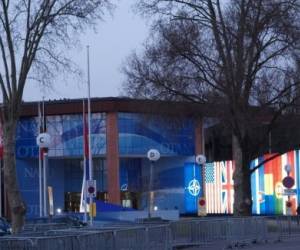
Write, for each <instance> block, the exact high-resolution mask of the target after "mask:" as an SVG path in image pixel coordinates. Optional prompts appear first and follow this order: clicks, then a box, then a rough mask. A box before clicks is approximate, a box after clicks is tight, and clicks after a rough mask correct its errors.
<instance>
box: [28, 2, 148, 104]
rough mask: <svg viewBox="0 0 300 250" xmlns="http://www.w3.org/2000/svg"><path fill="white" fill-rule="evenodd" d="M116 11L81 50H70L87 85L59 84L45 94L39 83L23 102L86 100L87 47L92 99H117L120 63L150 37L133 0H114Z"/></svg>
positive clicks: (32, 85) (85, 40) (84, 38)
mask: <svg viewBox="0 0 300 250" xmlns="http://www.w3.org/2000/svg"><path fill="white" fill-rule="evenodd" d="M114 2H115V3H116V6H117V8H116V9H115V10H114V12H113V16H110V15H109V14H108V15H106V16H105V20H104V22H99V25H98V26H97V33H96V34H95V33H94V31H92V30H91V31H88V32H87V33H86V34H85V35H83V36H82V37H81V38H80V40H81V46H80V48H79V49H76V50H74V51H70V53H69V54H70V55H71V58H72V59H73V60H74V61H75V63H76V64H78V65H79V66H80V68H81V69H82V70H83V72H84V73H85V75H84V82H79V81H72V80H68V81H67V82H63V81H62V80H59V81H56V82H55V83H54V85H53V88H54V89H53V90H52V91H50V92H49V90H46V94H43V91H42V89H41V88H40V87H39V86H37V84H36V83H28V85H26V87H25V92H24V100H25V101H37V100H42V97H43V95H45V100H49V99H51V100H53V99H63V98H82V97H87V86H86V85H87V84H86V68H87V66H86V65H87V63H86V62H87V59H86V57H87V56H86V46H87V45H89V46H90V73H91V96H92V97H111V96H118V95H119V94H120V91H121V83H122V81H123V79H124V76H123V75H122V73H121V72H120V68H121V64H122V62H124V61H125V59H126V57H127V56H128V55H129V54H130V53H131V52H132V51H133V50H137V51H139V50H141V49H142V44H143V42H144V41H145V39H146V37H147V36H148V30H149V29H148V25H147V23H146V21H145V20H144V19H142V18H141V17H140V16H139V15H138V14H136V13H134V12H133V11H132V4H133V3H134V2H135V1H134V0H119V1H118V0H114Z"/></svg>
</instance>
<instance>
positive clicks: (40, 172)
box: [38, 102, 43, 217]
mask: <svg viewBox="0 0 300 250" xmlns="http://www.w3.org/2000/svg"><path fill="white" fill-rule="evenodd" d="M38 115H39V121H38V126H39V127H38V133H41V126H42V124H41V119H42V115H41V104H40V102H39V103H38ZM41 153H42V151H41V148H40V147H39V204H40V217H42V216H43V201H42V200H43V196H42V192H43V191H42V157H41Z"/></svg>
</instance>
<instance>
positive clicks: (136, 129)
mask: <svg viewBox="0 0 300 250" xmlns="http://www.w3.org/2000/svg"><path fill="white" fill-rule="evenodd" d="M85 104H87V102H86V103H85ZM44 107H45V118H46V119H45V121H46V129H47V132H48V133H49V134H50V135H51V146H50V147H49V151H48V155H49V169H48V185H49V186H51V187H52V189H53V199H54V201H53V202H54V210H55V211H56V210H57V209H61V210H63V211H73V212H77V211H79V206H80V195H81V189H82V180H83V167H84V166H83V124H84V122H83V100H79V99H78V100H59V101H49V102H45V104H44ZM91 112H92V115H91V148H92V156H93V169H94V171H93V175H94V179H95V180H96V182H97V199H99V200H102V201H105V202H108V203H112V204H119V205H122V206H126V207H132V208H135V209H146V208H147V196H148V191H149V166H150V162H149V160H148V159H147V157H146V154H147V151H148V150H149V149H152V148H155V149H157V150H158V151H159V152H160V154H161V158H160V159H159V161H158V162H156V163H155V165H154V173H153V179H154V182H153V193H152V195H153V197H154V205H155V207H156V208H157V209H178V210H179V212H180V213H182V214H186V213H195V212H196V209H197V199H198V197H199V196H201V195H203V194H202V183H203V180H202V175H201V167H200V166H198V165H197V164H196V163H195V155H198V154H205V155H207V156H208V160H209V161H210V162H213V161H216V160H230V158H231V146H230V142H228V136H227V137H226V135H224V136H223V137H221V136H218V140H219V141H218V143H214V141H216V140H215V139H216V136H212V135H213V134H214V133H213V131H214V129H215V128H216V126H217V124H218V121H217V119H216V118H215V117H214V116H215V109H214V107H212V106H208V105H200V104H191V103H184V102H167V101H150V100H135V99H128V98H97V99H92V102H91ZM39 122H40V118H39V115H38V103H37V102H32V103H24V105H23V110H22V115H21V119H20V122H19V124H18V129H17V139H16V157H17V173H18V181H19V186H20V189H21V192H22V195H23V198H24V200H25V201H26V204H27V216H28V217H35V216H39V160H38V155H39V150H38V146H37V145H36V137H37V135H38V134H39V131H40V130H39ZM220 139H221V142H220ZM216 146H217V147H218V148H219V149H220V148H221V150H216ZM297 159H298V158H297ZM298 161H299V159H298ZM206 169H207V170H206V179H205V183H206V184H205V185H206V187H207V190H208V191H207V192H211V193H210V197H211V198H210V199H208V202H209V204H208V209H209V211H208V212H211V213H231V212H232V204H233V182H232V172H233V170H232V163H231V162H230V161H227V162H216V163H213V164H210V165H207V168H206ZM295 169H296V168H295ZM295 171H296V172H297V171H298V172H297V174H296V175H295V176H299V167H297V170H295ZM253 176H254V175H253ZM260 176H263V177H260V178H262V181H260V182H259V183H260V184H259V185H260V186H259V185H258V186H259V187H262V186H264V185H267V186H266V190H268V192H269V193H270V192H271V191H272V190H273V193H274V192H275V191H274V190H275V189H274V185H275V183H274V185H273V182H272V183H271V179H270V178H271V177H268V178H269V179H266V178H264V175H263V174H262V173H261V174H260ZM257 178H258V177H257ZM297 178H298V179H299V177H297ZM258 179H259V178H258ZM298 179H297V183H298V181H299V180H298ZM193 180H197V181H199V183H200V189H193V187H192V184H193V182H192V181H193ZM216 180H217V181H218V180H219V181H220V182H217V181H216ZM265 180H267V181H265ZM2 183H3V182H2ZM264 183H266V184H264ZM270 183H271V184H270ZM255 185H256V184H254V186H255ZM269 185H271V186H272V188H270V187H269ZM298 186H299V185H298V184H297V187H298ZM3 190H5V187H3V186H2V192H3ZM261 190H262V189H261ZM6 191H7V190H6ZM255 192H256V191H255ZM255 192H254V193H255ZM264 194H265V191H259V190H257V192H256V193H255V195H256V196H255V204H256V207H255V208H256V210H254V212H256V213H262V212H265V213H268V211H269V210H262V209H260V210H259V211H258V210H257V208H258V205H257V204H259V203H256V200H259V201H260V202H261V203H262V200H263V199H264V198H265V197H266V196H265V195H264ZM274 195H275V193H274ZM297 199H298V198H297ZM283 201H284V200H282V201H281V202H283ZM296 203H297V200H295V204H296ZM282 204H283V203H282ZM2 206H3V209H4V208H5V206H6V202H5V198H3V200H2ZM6 211H7V209H6ZM270 211H271V210H270ZM272 211H273V210H272ZM274 211H275V210H274ZM274 211H273V212H274ZM278 211H279V210H278Z"/></svg>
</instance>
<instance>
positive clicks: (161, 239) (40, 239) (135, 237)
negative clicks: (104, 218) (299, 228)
mask: <svg viewBox="0 0 300 250" xmlns="http://www.w3.org/2000/svg"><path fill="white" fill-rule="evenodd" d="M286 225H288V224H287V223H286V222H285V221H284V220H279V219H278V220H276V219H272V218H267V217H247V218H244V217H243V218H234V217H231V218H203V219H182V220H179V221H176V222H169V223H162V224H157V223H156V224H135V225H133V224H130V225H128V226H127V227H126V225H124V224H123V225H121V226H118V225H115V226H111V227H86V228H76V229H74V228H68V229H66V228H65V229H53V227H52V228H49V230H48V231H46V230H45V227H43V231H42V232H40V233H39V232H33V234H32V235H30V232H29V231H27V232H26V233H24V234H23V235H18V236H6V237H1V238H0V249H1V250H2V249H14V250H19V249H20V250H21V249H22V250H37V249H43V250H50V249H51V250H52V249H55V250H71V249H72V250H80V249H107V250H119V249H122V250H129V249H130V250H135V249H136V250H140V249H142V250H154V249H158V250H169V249H173V248H174V247H176V246H185V245H205V244H210V243H214V242H217V241H223V242H224V244H227V245H232V244H239V243H246V242H248V243H250V242H254V241H265V240H267V239H268V230H269V231H271V232H272V230H273V231H274V232H276V233H277V234H284V233H285V232H286ZM291 230H292V228H291Z"/></svg>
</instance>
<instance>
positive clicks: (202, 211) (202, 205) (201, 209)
mask: <svg viewBox="0 0 300 250" xmlns="http://www.w3.org/2000/svg"><path fill="white" fill-rule="evenodd" d="M196 163H197V164H198V165H199V166H202V169H201V172H202V197H200V199H199V200H198V216H205V215H206V197H205V163H206V157H205V156H204V155H201V154H199V155H197V156H196Z"/></svg>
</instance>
